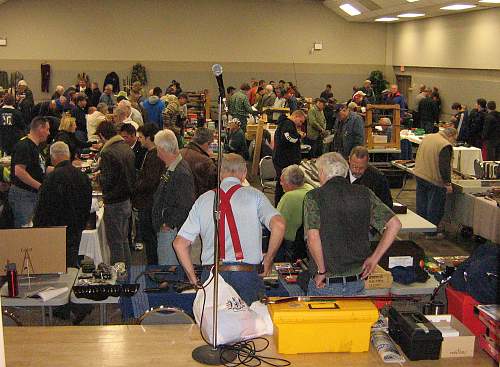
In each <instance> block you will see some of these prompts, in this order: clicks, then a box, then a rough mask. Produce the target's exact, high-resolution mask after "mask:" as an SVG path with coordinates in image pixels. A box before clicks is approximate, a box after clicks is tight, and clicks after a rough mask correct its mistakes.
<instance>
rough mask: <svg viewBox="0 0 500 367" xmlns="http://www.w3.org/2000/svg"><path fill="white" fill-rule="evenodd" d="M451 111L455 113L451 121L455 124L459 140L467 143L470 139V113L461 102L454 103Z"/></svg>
mask: <svg viewBox="0 0 500 367" xmlns="http://www.w3.org/2000/svg"><path fill="white" fill-rule="evenodd" d="M451 110H452V111H454V114H453V116H452V117H451V120H450V121H451V122H453V125H455V129H457V134H458V138H457V140H458V141H464V142H465V141H467V140H468V137H469V111H467V107H465V106H463V105H462V104H461V103H459V102H455V103H453V104H452V105H451Z"/></svg>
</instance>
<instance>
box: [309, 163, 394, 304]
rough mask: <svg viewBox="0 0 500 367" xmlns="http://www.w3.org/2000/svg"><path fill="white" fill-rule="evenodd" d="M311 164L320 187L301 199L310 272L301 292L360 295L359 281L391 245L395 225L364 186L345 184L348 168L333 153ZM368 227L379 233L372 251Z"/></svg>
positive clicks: (387, 211) (325, 294)
mask: <svg viewBox="0 0 500 367" xmlns="http://www.w3.org/2000/svg"><path fill="white" fill-rule="evenodd" d="M316 165H317V167H318V174H319V180H320V184H321V186H320V187H318V188H316V189H314V190H311V191H309V192H308V193H307V194H306V196H305V199H304V233H305V235H306V237H307V246H308V250H309V258H310V259H312V261H311V265H312V266H311V270H312V273H311V274H314V276H313V278H312V279H311V280H310V281H309V287H308V291H307V293H308V294H309V295H312V296H353V295H359V294H363V292H364V279H366V278H367V277H368V276H369V275H370V274H371V273H372V272H373V270H374V269H375V267H376V266H377V264H378V262H379V261H380V258H381V257H382V255H383V254H384V253H385V252H386V251H387V249H388V248H389V247H390V246H391V244H392V242H393V241H394V239H395V238H396V235H397V234H398V232H399V229H400V228H401V222H400V221H399V219H398V218H397V217H396V216H395V214H394V213H393V212H392V210H391V209H389V208H388V207H387V206H386V205H385V204H384V203H382V202H381V201H380V199H379V198H377V196H376V195H375V194H374V193H373V192H372V191H370V190H369V189H368V188H366V187H365V186H362V185H351V184H350V183H349V181H348V180H347V179H346V178H345V177H346V176H347V172H348V170H349V166H348V164H347V162H346V161H345V159H344V158H343V157H342V156H341V155H340V154H339V153H326V154H323V155H322V156H321V157H320V158H319V159H318V160H317V161H316ZM370 226H372V227H374V228H375V229H377V230H378V231H379V232H383V234H382V238H381V239H380V242H379V244H378V246H377V248H376V249H375V251H373V253H372V251H371V249H370V242H369V239H368V232H369V228H370ZM384 227H385V230H384Z"/></svg>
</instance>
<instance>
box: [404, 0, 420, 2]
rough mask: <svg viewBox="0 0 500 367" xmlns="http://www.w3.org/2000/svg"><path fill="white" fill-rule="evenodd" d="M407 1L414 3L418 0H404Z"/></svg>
mask: <svg viewBox="0 0 500 367" xmlns="http://www.w3.org/2000/svg"><path fill="white" fill-rule="evenodd" d="M406 1H408V2H409V3H416V2H417V1H418V0H406Z"/></svg>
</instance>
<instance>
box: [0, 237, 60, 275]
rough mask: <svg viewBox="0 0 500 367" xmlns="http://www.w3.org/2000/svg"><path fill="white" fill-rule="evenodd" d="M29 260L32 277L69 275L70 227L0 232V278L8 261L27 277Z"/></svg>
mask: <svg viewBox="0 0 500 367" xmlns="http://www.w3.org/2000/svg"><path fill="white" fill-rule="evenodd" d="M28 260H29V261H31V266H30V273H32V274H55V273H66V227H50V228H20V229H4V230H0V275H5V264H7V261H9V262H11V263H15V264H16V267H17V273H18V274H27V269H26V270H25V269H24V268H25V266H26V265H28V264H29V261H28ZM25 263H26V264H25ZM31 267H32V268H31Z"/></svg>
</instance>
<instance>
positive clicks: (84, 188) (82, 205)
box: [33, 161, 92, 237]
mask: <svg viewBox="0 0 500 367" xmlns="http://www.w3.org/2000/svg"><path fill="white" fill-rule="evenodd" d="M91 203H92V186H91V184H90V180H89V178H88V177H87V176H86V175H85V174H83V173H82V172H81V171H80V170H79V169H78V168H75V167H73V165H72V164H71V162H70V161H63V162H61V163H59V164H58V165H57V166H56V167H55V168H54V171H53V172H51V173H49V174H48V175H47V177H46V178H45V180H44V181H43V183H42V186H41V188H40V191H39V197H38V204H37V207H36V209H35V214H34V218H33V224H34V226H35V227H50V226H67V233H68V236H69V237H71V236H72V235H73V234H75V233H77V232H78V231H80V232H81V231H82V230H83V229H84V228H85V224H86V222H87V219H88V217H89V215H90V206H91Z"/></svg>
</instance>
